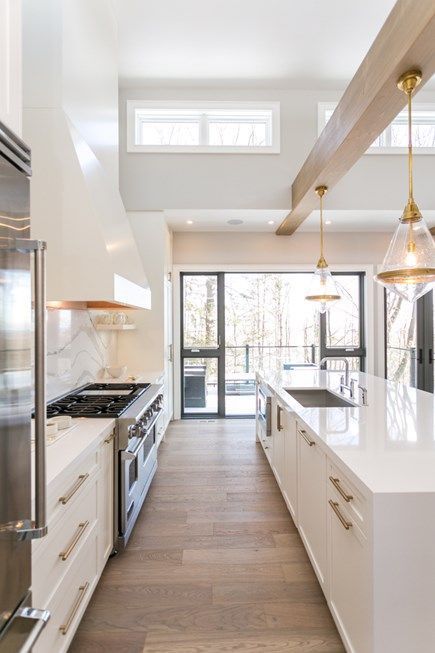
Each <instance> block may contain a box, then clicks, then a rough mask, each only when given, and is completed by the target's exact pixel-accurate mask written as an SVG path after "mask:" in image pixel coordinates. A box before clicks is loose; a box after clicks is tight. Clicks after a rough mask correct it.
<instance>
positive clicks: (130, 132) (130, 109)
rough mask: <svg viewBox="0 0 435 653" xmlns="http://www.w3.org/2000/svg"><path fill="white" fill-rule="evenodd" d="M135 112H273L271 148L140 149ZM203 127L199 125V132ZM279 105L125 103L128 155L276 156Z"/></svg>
mask: <svg viewBox="0 0 435 653" xmlns="http://www.w3.org/2000/svg"><path fill="white" fill-rule="evenodd" d="M137 109H154V110H156V109H162V110H165V109H180V111H182V110H183V109H184V110H189V109H196V110H198V109H202V110H203V112H204V113H206V112H207V111H213V110H216V109H224V110H226V111H228V110H229V111H231V110H234V111H237V110H238V111H241V110H244V109H246V110H259V111H262V110H265V111H271V112H272V122H271V130H272V143H271V145H260V146H258V145H257V146H247V145H142V144H137V143H136V110H137ZM201 129H202V130H203V129H204V126H203V125H201V122H200V130H201ZM280 150H281V143H280V103H279V102H275V101H274V102H246V101H242V102H235V101H223V102H221V101H204V102H202V101H192V102H189V101H170V100H164V101H160V100H127V152H131V153H148V154H157V153H164V154H181V153H182V154H279V153H280Z"/></svg>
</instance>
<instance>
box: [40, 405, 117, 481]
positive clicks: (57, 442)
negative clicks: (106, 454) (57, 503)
mask: <svg viewBox="0 0 435 653" xmlns="http://www.w3.org/2000/svg"><path fill="white" fill-rule="evenodd" d="M32 422H33V420H32ZM114 426H115V420H114V419H106V418H97V419H96V418H94V419H92V418H89V417H77V418H75V419H73V420H72V426H71V427H70V428H69V429H65V431H58V434H57V435H56V437H55V439H54V440H52V441H51V442H48V444H47V451H46V467H47V487H49V486H50V483H52V482H53V481H54V480H55V479H56V478H57V476H58V475H59V474H61V473H62V472H63V470H64V469H66V468H67V467H68V466H69V465H71V464H72V463H74V462H76V461H78V460H80V458H82V457H85V456H86V455H87V454H88V452H89V451H90V450H91V449H92V448H93V447H94V446H95V442H96V440H103V438H105V437H107V436H108V435H109V433H111V431H112V429H113V427H114ZM32 428H33V425H32Z"/></svg>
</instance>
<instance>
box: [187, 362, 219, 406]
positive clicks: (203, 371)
mask: <svg viewBox="0 0 435 653" xmlns="http://www.w3.org/2000/svg"><path fill="white" fill-rule="evenodd" d="M218 367H219V360H218V359H217V358H196V357H195V358H184V359H183V390H184V401H183V404H184V413H185V414H187V415H196V414H201V413H202V414H216V413H217V412H218Z"/></svg>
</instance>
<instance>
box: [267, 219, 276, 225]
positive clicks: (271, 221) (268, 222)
mask: <svg viewBox="0 0 435 653" xmlns="http://www.w3.org/2000/svg"><path fill="white" fill-rule="evenodd" d="M267 224H275V220H268V221H267Z"/></svg>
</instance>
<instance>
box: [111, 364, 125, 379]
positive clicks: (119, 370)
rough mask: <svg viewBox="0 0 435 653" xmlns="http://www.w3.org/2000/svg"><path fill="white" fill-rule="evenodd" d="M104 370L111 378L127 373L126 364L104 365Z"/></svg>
mask: <svg viewBox="0 0 435 653" xmlns="http://www.w3.org/2000/svg"><path fill="white" fill-rule="evenodd" d="M106 372H107V374H108V375H109V376H111V377H112V379H119V377H120V376H125V374H126V373H127V365H110V366H109V367H106Z"/></svg>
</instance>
